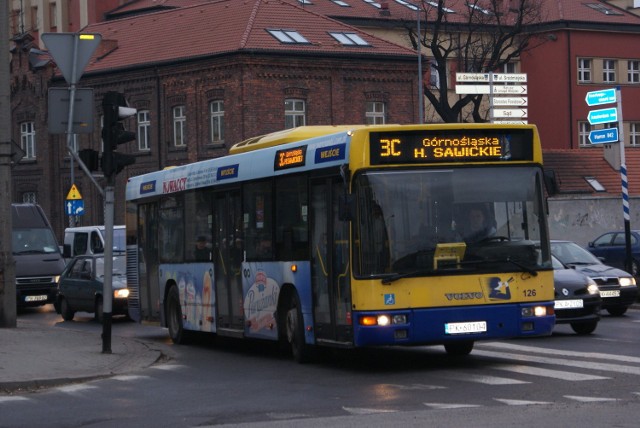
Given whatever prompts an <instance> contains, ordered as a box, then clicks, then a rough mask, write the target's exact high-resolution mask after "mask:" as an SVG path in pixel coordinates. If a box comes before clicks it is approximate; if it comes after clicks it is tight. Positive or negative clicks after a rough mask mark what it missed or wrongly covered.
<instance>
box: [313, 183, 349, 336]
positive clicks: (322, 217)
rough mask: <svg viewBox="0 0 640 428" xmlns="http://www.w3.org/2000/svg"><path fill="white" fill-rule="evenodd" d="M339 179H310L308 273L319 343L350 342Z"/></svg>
mask: <svg viewBox="0 0 640 428" xmlns="http://www.w3.org/2000/svg"><path fill="white" fill-rule="evenodd" d="M343 186H344V185H343V183H342V181H341V180H334V179H317V180H314V181H313V182H312V190H311V210H312V214H313V216H312V222H313V223H312V236H311V242H312V246H313V248H312V254H311V276H312V288H313V295H314V299H313V301H314V308H313V311H314V320H315V332H316V338H317V341H318V343H319V344H322V343H323V342H324V343H326V344H342V345H350V344H352V343H353V328H352V326H351V291H350V290H351V289H350V277H351V276H350V275H349V245H348V242H349V223H348V222H346V221H343V220H339V218H338V205H339V204H338V199H339V196H340V195H341V194H342V193H343V192H344V187H343Z"/></svg>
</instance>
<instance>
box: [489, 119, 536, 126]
mask: <svg viewBox="0 0 640 428" xmlns="http://www.w3.org/2000/svg"><path fill="white" fill-rule="evenodd" d="M493 123H498V124H500V125H526V124H527V123H529V121H528V120H526V119H524V120H509V119H507V120H494V121H493Z"/></svg>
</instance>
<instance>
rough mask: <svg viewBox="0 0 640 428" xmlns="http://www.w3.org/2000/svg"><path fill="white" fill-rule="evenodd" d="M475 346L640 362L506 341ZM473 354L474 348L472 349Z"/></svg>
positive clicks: (614, 356)
mask: <svg viewBox="0 0 640 428" xmlns="http://www.w3.org/2000/svg"><path fill="white" fill-rule="evenodd" d="M475 347H476V348H484V347H489V348H498V349H509V350H512V351H522V352H528V353H535V354H544V355H561V356H563V357H577V358H596V359H601V360H607V361H623V362H626V363H640V358H639V357H631V356H628V355H617V354H603V353H601V352H578V351H564V350H559V349H549V348H539V347H535V346H526V345H515V344H513V343H506V342H483V343H477V342H476V344H475ZM473 353H474V354H475V350H474V351H473Z"/></svg>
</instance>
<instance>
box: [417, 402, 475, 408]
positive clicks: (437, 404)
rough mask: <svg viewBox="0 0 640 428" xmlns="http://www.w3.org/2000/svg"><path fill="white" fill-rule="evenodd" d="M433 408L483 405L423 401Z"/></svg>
mask: <svg viewBox="0 0 640 428" xmlns="http://www.w3.org/2000/svg"><path fill="white" fill-rule="evenodd" d="M422 404H424V405H425V406H427V407H431V408H433V409H464V408H466V407H482V406H481V405H479V404H448V403H422Z"/></svg>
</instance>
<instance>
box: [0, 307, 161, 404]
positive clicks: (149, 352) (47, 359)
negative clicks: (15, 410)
mask: <svg viewBox="0 0 640 428" xmlns="http://www.w3.org/2000/svg"><path fill="white" fill-rule="evenodd" d="M111 351H112V353H111V354H106V353H102V338H101V336H100V335H99V334H95V333H87V332H81V331H76V330H71V329H65V328H61V327H42V326H41V325H34V324H29V323H28V322H24V321H22V322H21V321H20V320H19V319H18V326H17V327H16V328H0V395H2V394H5V393H10V392H13V391H18V390H34V389H38V388H43V387H52V386H56V385H64V384H68V383H73V382H79V381H86V380H91V379H98V378H102V377H108V376H114V375H119V374H125V373H130V372H134V371H137V370H140V369H144V368H146V367H149V366H151V365H152V364H154V363H155V362H157V361H158V360H160V359H162V358H163V356H164V353H163V352H162V351H161V349H160V346H156V345H154V344H152V343H146V342H144V341H141V340H136V339H130V338H122V337H116V336H112V337H111Z"/></svg>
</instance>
